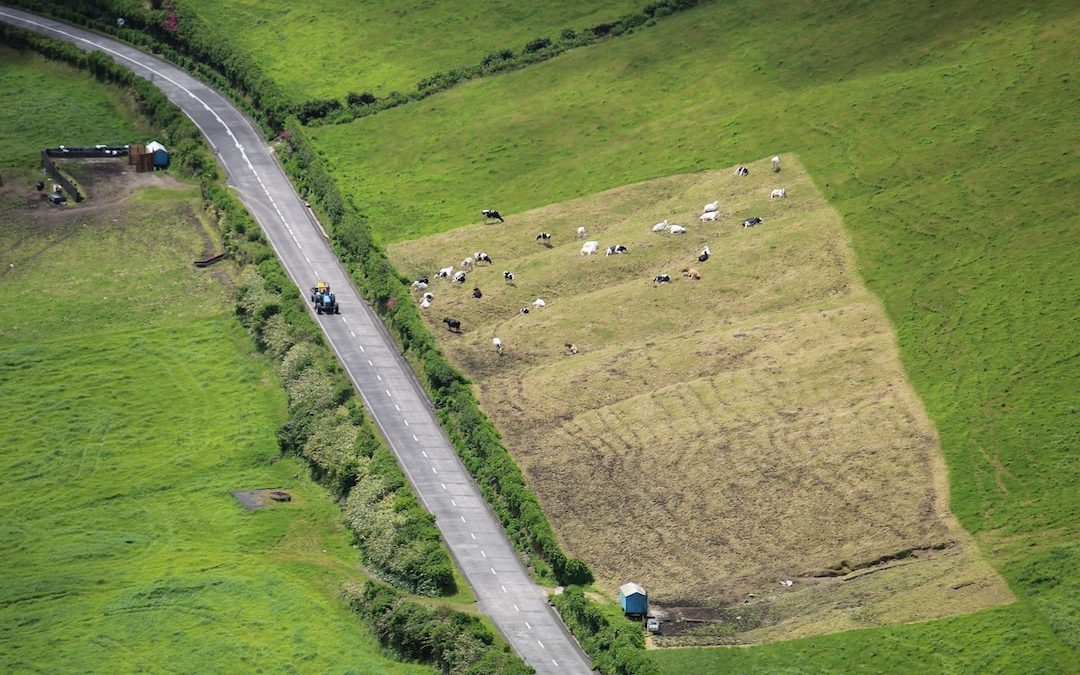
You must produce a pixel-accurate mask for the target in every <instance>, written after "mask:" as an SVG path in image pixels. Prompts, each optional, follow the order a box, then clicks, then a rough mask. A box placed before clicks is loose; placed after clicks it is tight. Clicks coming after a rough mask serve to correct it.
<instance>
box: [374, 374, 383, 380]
mask: <svg viewBox="0 0 1080 675" xmlns="http://www.w3.org/2000/svg"><path fill="white" fill-rule="evenodd" d="M375 377H377V378H379V382H382V375H380V374H378V373H375Z"/></svg>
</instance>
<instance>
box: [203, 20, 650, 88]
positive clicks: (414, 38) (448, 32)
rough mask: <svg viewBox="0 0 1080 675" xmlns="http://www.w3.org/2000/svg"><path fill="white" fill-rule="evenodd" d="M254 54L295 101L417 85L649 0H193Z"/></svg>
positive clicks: (588, 24)
mask: <svg viewBox="0 0 1080 675" xmlns="http://www.w3.org/2000/svg"><path fill="white" fill-rule="evenodd" d="M185 4H186V5H188V6H190V7H191V8H193V9H194V10H195V11H196V12H197V13H198V14H199V16H201V17H203V18H205V19H206V20H207V21H208V22H210V23H211V24H212V25H214V26H215V27H217V28H218V29H220V30H221V31H222V33H223V34H229V35H232V36H234V38H233V39H234V40H235V42H236V44H237V45H239V46H240V47H242V48H243V49H245V50H246V51H248V52H249V53H251V54H252V55H254V56H255V57H256V58H257V59H258V61H259V62H260V63H262V64H263V65H264V66H266V69H267V72H269V73H271V75H272V76H273V78H274V79H275V80H276V81H277V82H278V83H279V84H281V85H282V86H283V87H284V88H285V89H286V91H288V92H289V93H290V94H291V95H292V96H293V97H294V98H295V99H297V100H303V99H307V98H316V97H319V98H341V97H342V96H344V95H345V94H346V93H347V92H350V91H352V92H357V93H360V92H365V91H368V92H372V93H374V94H376V95H378V96H385V95H386V94H388V93H390V92H391V91H395V90H397V91H409V90H411V89H412V88H413V87H415V86H416V83H417V82H418V81H419V80H420V79H421V78H424V77H427V76H428V75H431V74H433V73H436V72H439V71H443V70H447V69H449V68H454V67H457V66H465V65H471V64H473V63H477V62H479V61H480V59H482V58H483V57H484V56H486V55H487V54H490V53H492V52H495V51H498V50H500V49H515V50H517V49H520V48H521V47H522V46H523V45H524V44H525V43H526V42H528V41H529V40H532V39H533V38H536V37H548V38H554V37H557V36H558V34H559V32H560V31H562V29H564V28H573V29H575V30H577V29H582V28H587V27H591V26H593V25H595V24H598V23H602V22H604V21H607V20H612V19H615V18H617V17H619V16H621V15H623V14H626V13H627V12H629V11H631V10H636V9H640V8H641V7H642V6H644V4H646V3H644V2H643V1H642V0H606V1H604V2H600V1H598V0H591V1H589V2H570V1H568V0H556V1H549V2H540V3H521V2H512V1H509V0H469V2H444V3H433V2H423V1H419V2H418V1H412V2H392V1H391V2H386V1H381V2H364V3H340V2H329V1H328V0H316V1H314V2H306V3H303V4H297V3H295V2H288V1H287V0H231V1H230V2H215V1H213V0H192V1H191V2H188V3H185Z"/></svg>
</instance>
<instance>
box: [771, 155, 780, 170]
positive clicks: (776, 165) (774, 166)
mask: <svg viewBox="0 0 1080 675" xmlns="http://www.w3.org/2000/svg"><path fill="white" fill-rule="evenodd" d="M772 170H773V171H774V172H775V173H780V155H773V158H772Z"/></svg>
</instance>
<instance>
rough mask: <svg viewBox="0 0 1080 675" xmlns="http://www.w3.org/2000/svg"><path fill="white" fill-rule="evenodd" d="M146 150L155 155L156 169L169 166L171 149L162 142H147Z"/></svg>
mask: <svg viewBox="0 0 1080 675" xmlns="http://www.w3.org/2000/svg"><path fill="white" fill-rule="evenodd" d="M146 152H147V153H148V154H151V155H153V156H154V168H155V169H164V168H165V167H167V166H169V151H168V150H166V149H165V146H164V145H162V144H161V143H158V142H157V141H150V142H149V143H147V144H146Z"/></svg>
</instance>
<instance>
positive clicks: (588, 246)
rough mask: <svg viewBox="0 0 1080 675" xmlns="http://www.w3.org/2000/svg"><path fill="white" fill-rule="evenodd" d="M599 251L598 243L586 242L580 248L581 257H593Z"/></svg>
mask: <svg viewBox="0 0 1080 675" xmlns="http://www.w3.org/2000/svg"><path fill="white" fill-rule="evenodd" d="M599 250H600V242H598V241H587V242H585V243H584V244H583V245H582V246H581V255H593V254H594V253H596V252H597V251H599Z"/></svg>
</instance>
